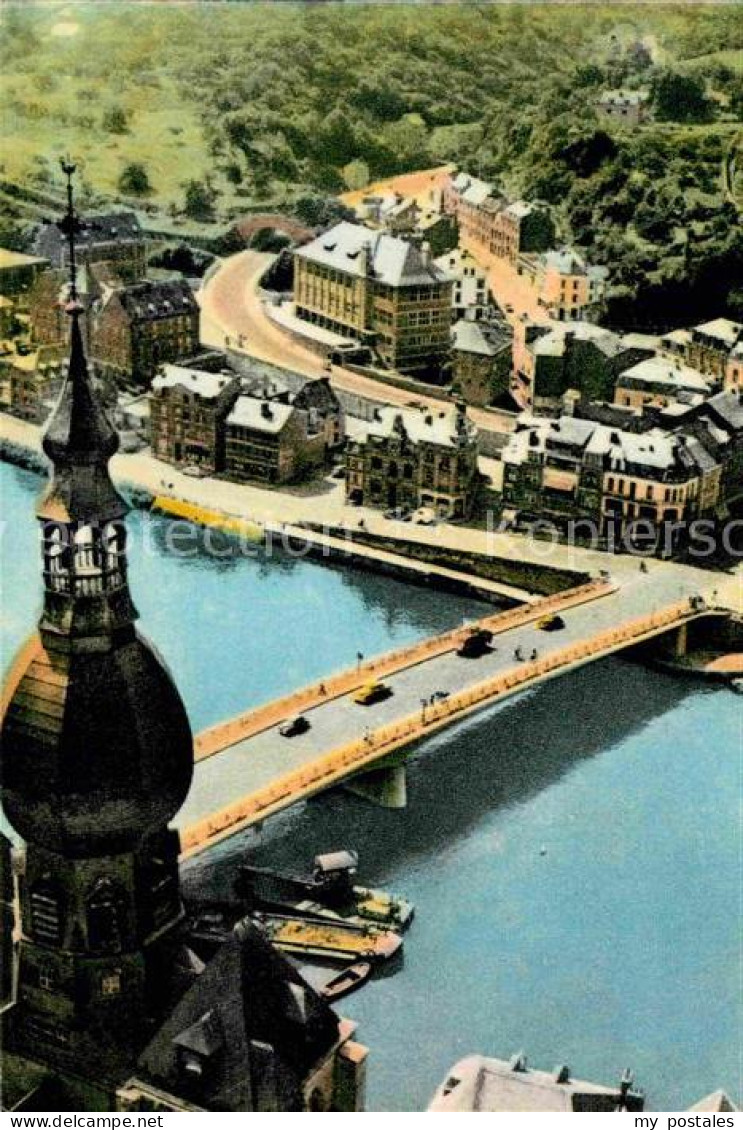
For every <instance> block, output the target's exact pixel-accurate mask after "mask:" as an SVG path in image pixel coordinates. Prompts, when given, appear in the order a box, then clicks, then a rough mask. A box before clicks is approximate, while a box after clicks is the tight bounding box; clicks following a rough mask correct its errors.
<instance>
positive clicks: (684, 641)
mask: <svg viewBox="0 0 743 1130" xmlns="http://www.w3.org/2000/svg"><path fill="white" fill-rule="evenodd" d="M688 650H689V625H688V624H680V625H679V627H678V628H677V630H676V631H675V632H674V634H673V656H674V659H683V657H684V656H685V655H686V653H687V651H688Z"/></svg>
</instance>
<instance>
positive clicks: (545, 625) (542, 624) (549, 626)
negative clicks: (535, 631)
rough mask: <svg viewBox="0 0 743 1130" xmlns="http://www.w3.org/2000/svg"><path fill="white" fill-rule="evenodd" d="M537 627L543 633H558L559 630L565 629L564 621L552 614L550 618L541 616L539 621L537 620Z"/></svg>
mask: <svg viewBox="0 0 743 1130" xmlns="http://www.w3.org/2000/svg"><path fill="white" fill-rule="evenodd" d="M537 627H538V628H541V629H542V631H543V632H559V630H560V628H564V627H565V621H564V620H563V618H562V616H557V615H556V614H555V613H552V615H550V616H543V617H542V618H541V620H537Z"/></svg>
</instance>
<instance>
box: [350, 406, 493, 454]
mask: <svg viewBox="0 0 743 1130" xmlns="http://www.w3.org/2000/svg"><path fill="white" fill-rule="evenodd" d="M464 428H465V431H464V437H466V439H467V440H473V439H474V438H475V436H476V434H477V429H476V427H475V425H474V424H473V423H472V421H471V420H469V419H466V418H465V424H464ZM395 431H397V432H398V433H400V434H402V433H403V432H404V434H405V435H407V436H408V438H409V439H410V440H411V441H412V442H413V443H416V444H417V443H434V444H438V445H439V446H441V447H451V448H452V449H454V448H458V447H460V446H461V443H462V438H463V433H462V432H459V431H458V430H457V412H456V409H453V410H450V411H448V412H438V413H434V412H422V411H420V410H419V409H417V408H403V409H400V408H393V407H390V408H380V409H378V411H377V413H376V418H375V419H373V420H370V421H369V425H368V428H367V434H368V435H369V436H377V437H379V438H389V437H391V436H392V435H393V434H394V432H395Z"/></svg>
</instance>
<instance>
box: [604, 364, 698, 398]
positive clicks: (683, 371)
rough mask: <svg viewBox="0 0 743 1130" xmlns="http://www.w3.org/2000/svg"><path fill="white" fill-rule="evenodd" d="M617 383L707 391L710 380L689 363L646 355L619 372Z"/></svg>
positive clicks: (637, 386) (641, 386) (623, 385)
mask: <svg viewBox="0 0 743 1130" xmlns="http://www.w3.org/2000/svg"><path fill="white" fill-rule="evenodd" d="M617 385H618V386H621V387H622V388H647V387H648V385H663V386H665V387H667V388H668V389H676V390H681V389H688V390H690V391H691V392H700V393H703V394H704V393H707V392H709V388H710V382H709V379H708V378H707V377H704V376H703V375H702V374H701V373H700V372H698V371H697V370H696V369H692V368H691V367H690V366H689V365H676V364H674V363H673V362H671V361H667V360H665V358H663V357H647V358H646V359H645V360H644V361H639V362H638V363H637V364H636V365H632V366H631V368H629V369H625V370H624V372H622V373H620V374H619V377H618V379H617Z"/></svg>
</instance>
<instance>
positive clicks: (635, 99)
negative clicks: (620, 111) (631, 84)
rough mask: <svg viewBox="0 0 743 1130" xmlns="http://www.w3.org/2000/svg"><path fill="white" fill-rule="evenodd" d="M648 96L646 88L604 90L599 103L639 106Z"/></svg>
mask: <svg viewBox="0 0 743 1130" xmlns="http://www.w3.org/2000/svg"><path fill="white" fill-rule="evenodd" d="M648 97H649V95H648V92H647V90H605V91H604V93H603V94H602V95H601V97H600V98H599V103H600V105H602V106H641V105H642V104H643V103H644V102H647V100H648Z"/></svg>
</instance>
